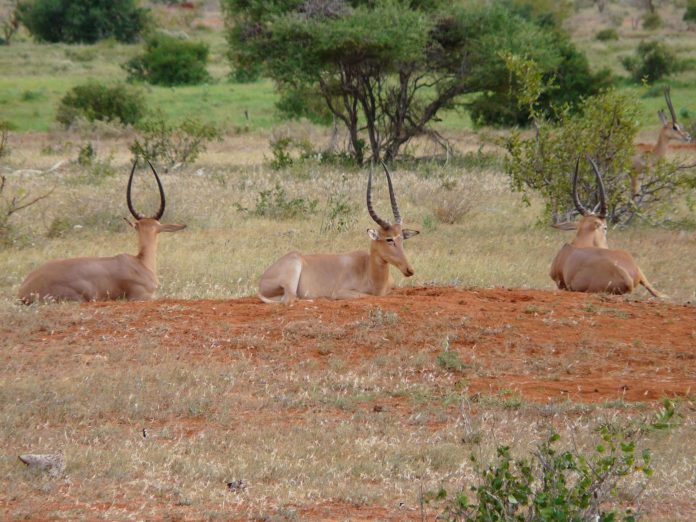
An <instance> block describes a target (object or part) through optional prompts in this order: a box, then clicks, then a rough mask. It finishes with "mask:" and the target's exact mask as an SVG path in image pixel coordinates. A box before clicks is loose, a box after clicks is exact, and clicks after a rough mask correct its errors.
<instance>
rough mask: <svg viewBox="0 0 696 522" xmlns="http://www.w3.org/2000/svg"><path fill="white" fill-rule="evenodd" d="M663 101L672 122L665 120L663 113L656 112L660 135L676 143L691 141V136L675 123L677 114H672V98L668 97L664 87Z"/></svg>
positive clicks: (665, 116) (661, 111)
mask: <svg viewBox="0 0 696 522" xmlns="http://www.w3.org/2000/svg"><path fill="white" fill-rule="evenodd" d="M665 101H666V102H667V108H668V109H669V113H670V115H671V116H672V121H671V122H670V121H669V120H668V119H667V115H666V114H665V111H663V110H662V109H660V110H659V111H657V115H658V116H659V118H660V121H661V122H662V133H663V134H664V135H665V137H666V138H667V139H668V140H678V141H685V142H689V141H691V134H689V133H688V132H686V131H685V130H684V128H683V127H682V126H681V125H680V124H679V123H677V114H676V112H674V107H673V106H672V97H671V96H670V92H669V87H665Z"/></svg>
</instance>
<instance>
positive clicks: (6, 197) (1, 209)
mask: <svg viewBox="0 0 696 522" xmlns="http://www.w3.org/2000/svg"><path fill="white" fill-rule="evenodd" d="M6 185H7V178H5V176H0V244H8V243H10V242H11V239H12V232H13V228H12V226H11V223H10V219H11V218H12V215H13V214H15V213H17V212H20V211H22V210H25V209H27V208H29V207H31V206H32V205H35V204H36V203H38V202H39V201H41V200H42V199H45V198H47V197H48V196H50V195H51V194H52V193H53V190H54V189H53V188H52V189H50V190H49V191H48V192H46V193H44V194H42V195H41V196H36V197H34V198H32V197H31V194H30V193H29V192H27V191H26V190H24V189H23V188H21V187H20V188H18V189H16V190H14V191H13V192H12V194H8V193H6V192H5V187H6ZM54 188H55V187H54Z"/></svg>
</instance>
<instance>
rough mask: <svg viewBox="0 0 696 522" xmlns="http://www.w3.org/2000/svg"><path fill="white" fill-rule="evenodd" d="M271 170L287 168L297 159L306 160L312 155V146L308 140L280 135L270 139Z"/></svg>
mask: <svg viewBox="0 0 696 522" xmlns="http://www.w3.org/2000/svg"><path fill="white" fill-rule="evenodd" d="M269 144H270V146H271V154H273V159H272V160H271V168H272V169H273V170H280V169H284V168H287V167H289V166H290V165H292V164H293V163H294V162H295V161H296V160H297V159H307V158H309V157H310V156H312V155H313V154H314V149H313V147H312V144H311V143H310V142H309V140H308V139H303V138H295V137H293V136H289V135H281V136H277V137H273V138H271V140H270V141H269Z"/></svg>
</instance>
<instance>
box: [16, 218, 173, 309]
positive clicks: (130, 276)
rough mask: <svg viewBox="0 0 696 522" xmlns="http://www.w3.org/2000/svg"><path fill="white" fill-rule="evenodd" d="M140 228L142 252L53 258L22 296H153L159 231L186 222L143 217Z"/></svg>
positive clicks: (22, 288) (27, 282) (137, 225)
mask: <svg viewBox="0 0 696 522" xmlns="http://www.w3.org/2000/svg"><path fill="white" fill-rule="evenodd" d="M132 226H133V227H134V228H135V230H136V231H137V232H138V243H139V249H138V254H137V255H135V256H133V255H130V254H120V255H117V256H113V257H79V258H74V259H60V260H55V261H49V262H47V263H46V264H44V265H41V266H40V267H38V268H37V269H35V270H34V271H32V272H31V273H30V274H29V275H28V276H27V278H26V279H25V280H24V282H23V283H22V285H21V286H20V288H19V292H18V297H19V299H20V300H21V301H22V302H23V303H25V304H30V303H32V302H34V301H37V300H39V301H103V300H109V299H129V300H142V299H150V298H151V297H152V295H153V293H154V292H155V290H156V289H157V285H158V281H157V266H156V254H157V235H158V234H159V233H160V232H176V231H177V230H181V229H183V228H185V227H186V225H162V224H160V223H159V221H157V220H155V219H152V218H142V219H140V220H138V221H136V222H135V224H133V225H132Z"/></svg>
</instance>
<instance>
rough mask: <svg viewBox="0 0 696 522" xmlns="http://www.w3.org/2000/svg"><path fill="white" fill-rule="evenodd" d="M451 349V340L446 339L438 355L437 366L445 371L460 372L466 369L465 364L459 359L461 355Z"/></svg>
mask: <svg viewBox="0 0 696 522" xmlns="http://www.w3.org/2000/svg"><path fill="white" fill-rule="evenodd" d="M449 348H450V346H449V338H447V337H446V338H445V340H444V341H443V342H442V351H441V352H440V353H439V354H438V355H437V364H438V366H440V368H442V369H444V370H448V371H460V370H461V369H462V368H464V363H462V361H461V359H460V358H459V354H458V353H457V352H453V351H451V350H450V349H449Z"/></svg>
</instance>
